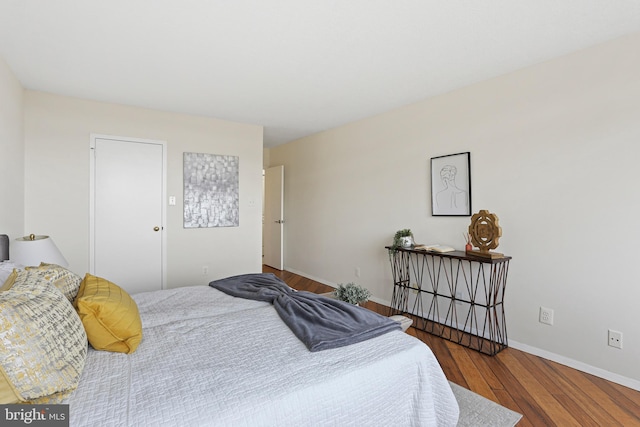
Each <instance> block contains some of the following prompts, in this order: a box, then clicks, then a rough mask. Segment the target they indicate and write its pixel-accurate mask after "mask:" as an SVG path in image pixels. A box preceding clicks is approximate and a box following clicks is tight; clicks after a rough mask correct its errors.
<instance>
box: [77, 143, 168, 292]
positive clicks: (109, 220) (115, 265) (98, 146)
mask: <svg viewBox="0 0 640 427" xmlns="http://www.w3.org/2000/svg"><path fill="white" fill-rule="evenodd" d="M91 152H92V165H91V166H92V167H91V169H92V171H91V172H92V173H91V177H92V183H91V190H92V191H91V196H92V197H91V224H90V228H91V232H90V236H91V237H90V240H91V241H90V266H89V267H90V272H91V273H92V274H94V275H96V276H99V277H103V278H105V279H107V280H109V281H111V282H113V283H115V284H117V285H118V286H120V287H122V288H123V289H125V290H126V291H127V292H130V293H137V292H143V291H151V290H158V289H163V288H164V283H165V262H164V261H165V260H164V253H165V250H164V194H165V183H166V178H165V164H166V148H165V144H164V142H162V141H148V140H140V139H127V138H116V137H103V136H92V140H91Z"/></svg>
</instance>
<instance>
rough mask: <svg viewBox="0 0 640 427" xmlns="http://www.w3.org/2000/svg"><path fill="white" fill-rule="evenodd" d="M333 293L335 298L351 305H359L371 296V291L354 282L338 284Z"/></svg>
mask: <svg viewBox="0 0 640 427" xmlns="http://www.w3.org/2000/svg"><path fill="white" fill-rule="evenodd" d="M333 293H334V295H335V297H336V298H337V299H339V300H341V301H345V302H348V303H349V304H353V305H360V304H361V303H363V302H365V301H367V300H368V299H369V297H370V296H371V292H369V290H368V289H366V288H363V287H362V286H360V285H356V284H355V283H347V284H346V285H343V284H339V285H338V288H337V289H336V290H335V291H334V292H333Z"/></svg>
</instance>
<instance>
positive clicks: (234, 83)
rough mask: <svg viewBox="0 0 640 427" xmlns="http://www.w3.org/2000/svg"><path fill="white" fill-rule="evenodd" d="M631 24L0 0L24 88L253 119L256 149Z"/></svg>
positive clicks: (217, 1) (557, 6)
mask: <svg viewBox="0 0 640 427" xmlns="http://www.w3.org/2000/svg"><path fill="white" fill-rule="evenodd" d="M637 31H640V1H639V0H484V1H483V0H253V1H250V0H227V1H224V0H173V1H172V0H84V1H82V0H55V1H51V0H0V57H2V58H4V60H5V61H6V62H7V63H8V64H9V66H10V67H11V69H12V70H13V72H14V73H15V75H16V76H17V78H18V79H19V80H20V82H21V83H22V84H23V86H24V87H25V88H28V89H33V90H40V91H46V92H52V93H56V94H62V95H68V96H75V97H80V98H88V99H94V100H99V101H106V102H113V103H120V104H128V105H135V106H141V107H148V108H154V109H159V110H166V111H173V112H181V113H188V114H196V115H203V116H209V117H216V118H221V119H228V120H234V121H239V122H244V123H252V124H259V125H263V126H264V128H265V147H271V146H274V145H277V144H281V143H284V142H288V141H291V140H294V139H297V138H300V137H302V136H305V135H309V134H312V133H315V132H319V131H322V130H325V129H330V128H333V127H336V126H339V125H342V124H345V123H348V122H351V121H354V120H358V119H361V118H364V117H368V116H371V115H374V114H377V113H381V112H384V111H388V110H391V109H393V108H396V107H399V106H402V105H407V104H410V103H413V102H416V101H419V100H422V99H425V98H428V97H430V96H434V95H437V94H441V93H444V92H448V91H451V90H454V89H456V88H459V87H462V86H466V85H469V84H472V83H474V82H477V81H481V80H485V79H489V78H492V77H495V76H499V75H502V74H505V73H508V72H511V71H514V70H517V69H519V68H523V67H527V66H529V65H532V64H535V63H539V62H542V61H545V60H548V59H551V58H554V57H557V56H561V55H565V54H567V53H570V52H573V51H576V50H579V49H583V48H586V47H589V46H592V45H594V44H597V43H601V42H603V41H606V40H609V39H613V38H616V37H619V36H621V35H624V34H628V33H632V32H637Z"/></svg>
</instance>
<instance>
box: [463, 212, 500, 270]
mask: <svg viewBox="0 0 640 427" xmlns="http://www.w3.org/2000/svg"><path fill="white" fill-rule="evenodd" d="M469 235H470V237H471V243H472V244H473V246H475V247H477V248H478V250H477V251H476V250H471V251H470V250H467V254H469V255H477V256H481V257H485V258H500V257H502V256H503V255H502V254H499V253H496V252H489V251H490V250H491V249H495V248H497V247H498V241H499V240H500V237H502V228H501V227H500V225H499V224H498V216H497V215H496V214H493V213H490V212H489V211H487V210H484V209H483V210H480V212H478V213H476V214H473V215H472V216H471V225H469Z"/></svg>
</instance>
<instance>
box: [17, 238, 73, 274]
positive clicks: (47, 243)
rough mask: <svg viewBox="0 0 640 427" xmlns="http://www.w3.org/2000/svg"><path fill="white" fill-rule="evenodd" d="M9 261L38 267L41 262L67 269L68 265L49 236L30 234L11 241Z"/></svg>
mask: <svg viewBox="0 0 640 427" xmlns="http://www.w3.org/2000/svg"><path fill="white" fill-rule="evenodd" d="M11 261H13V262H15V263H17V264H22V265H25V266H29V265H36V266H37V265H40V263H41V262H46V263H47V264H57V265H60V266H62V267H68V266H69V263H68V262H67V260H66V259H65V258H64V256H62V253H61V252H60V250H59V249H58V247H57V246H56V244H55V243H53V239H52V238H51V237H49V236H36V235H35V234H30V235H28V236H24V237H18V238H17V239H15V240H14V241H13V245H12V247H11Z"/></svg>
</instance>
